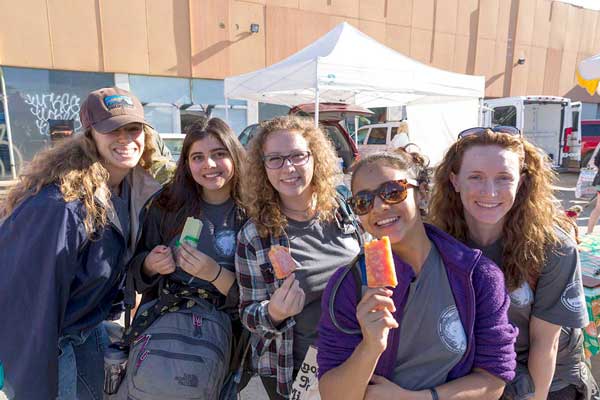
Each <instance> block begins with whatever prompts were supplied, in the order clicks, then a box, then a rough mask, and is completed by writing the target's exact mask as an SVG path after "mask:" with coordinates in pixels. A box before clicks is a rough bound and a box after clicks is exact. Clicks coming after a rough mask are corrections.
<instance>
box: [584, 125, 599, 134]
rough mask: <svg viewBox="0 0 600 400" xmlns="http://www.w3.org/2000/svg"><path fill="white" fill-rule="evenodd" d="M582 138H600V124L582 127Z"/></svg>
mask: <svg viewBox="0 0 600 400" xmlns="http://www.w3.org/2000/svg"><path fill="white" fill-rule="evenodd" d="M581 136H582V137H586V136H600V123H598V124H589V125H588V124H586V125H581Z"/></svg>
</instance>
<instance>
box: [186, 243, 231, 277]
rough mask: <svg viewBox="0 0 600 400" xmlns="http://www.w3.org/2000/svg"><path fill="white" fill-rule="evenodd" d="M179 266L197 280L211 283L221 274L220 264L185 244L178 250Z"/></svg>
mask: <svg viewBox="0 0 600 400" xmlns="http://www.w3.org/2000/svg"><path fill="white" fill-rule="evenodd" d="M177 265H179V266H180V267H181V269H183V270H184V271H185V272H187V273H188V274H190V275H192V276H195V277H196V278H200V279H204V280H205V281H210V280H211V279H213V278H214V277H215V276H217V273H218V272H219V269H220V268H221V267H220V266H219V264H217V262H216V261H215V260H214V259H213V258H212V257H210V256H207V255H206V254H204V253H203V252H201V251H200V250H198V249H196V248H195V247H193V246H191V245H190V244H189V243H187V242H185V241H184V242H183V243H182V244H181V246H179V248H178V249H177Z"/></svg>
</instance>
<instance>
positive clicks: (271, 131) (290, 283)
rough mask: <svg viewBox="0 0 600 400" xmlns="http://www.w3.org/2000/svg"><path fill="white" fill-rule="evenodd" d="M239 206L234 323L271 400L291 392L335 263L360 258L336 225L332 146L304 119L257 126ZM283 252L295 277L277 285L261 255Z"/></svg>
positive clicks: (342, 222) (349, 229)
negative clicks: (245, 333)
mask: <svg viewBox="0 0 600 400" xmlns="http://www.w3.org/2000/svg"><path fill="white" fill-rule="evenodd" d="M248 164H249V165H248V168H247V174H246V176H245V180H244V184H245V190H244V195H245V196H246V199H245V201H244V204H245V205H246V210H247V213H248V216H249V217H250V220H249V221H248V222H247V223H246V225H245V226H244V227H243V228H242V230H241V231H240V233H239V236H238V250H237V254H236V259H235V264H236V273H237V279H238V282H239V286H240V316H241V319H242V323H243V324H244V325H245V326H246V327H247V328H248V329H249V330H250V331H251V332H252V338H251V346H252V369H253V370H254V371H256V372H258V374H259V375H260V376H261V379H262V381H263V384H264V386H265V389H266V390H267V393H268V394H269V398H271V399H284V398H288V396H289V395H290V390H291V384H292V381H293V379H294V376H295V375H296V372H297V371H298V369H299V367H300V365H301V364H302V362H303V360H304V358H305V355H306V353H307V351H308V348H309V346H310V345H311V344H313V342H314V340H315V338H316V334H317V332H316V331H317V323H318V321H319V318H320V315H321V304H320V299H321V295H322V293H323V290H324V289H325V285H326V284H327V281H328V280H329V278H330V277H331V275H332V274H333V272H334V271H335V268H336V266H337V265H338V264H339V263H340V261H341V262H344V263H349V262H350V261H351V260H352V259H353V258H354V257H355V256H356V255H357V254H358V251H359V245H358V242H357V237H356V235H357V231H356V230H355V229H353V228H354V227H353V226H352V224H351V223H349V222H348V221H347V219H345V218H343V217H342V214H341V213H340V210H339V208H340V202H339V201H338V200H337V194H336V187H335V182H336V180H337V179H338V175H339V173H340V171H339V167H338V163H337V158H336V154H335V150H334V148H333V145H332V144H331V142H330V141H329V140H328V138H327V137H326V136H325V134H324V133H323V131H321V129H318V128H315V127H314V122H313V121H312V120H309V119H300V118H295V117H281V118H275V119H273V120H270V121H266V122H264V123H262V124H261V128H260V131H259V132H258V134H257V136H256V137H255V138H254V139H252V142H251V143H250V149H249V152H248ZM275 245H279V246H282V247H284V248H286V249H288V250H289V252H290V254H291V256H292V258H293V259H294V262H295V264H296V270H295V272H294V273H292V274H291V275H289V276H288V277H287V278H285V279H276V277H275V274H274V269H273V266H272V264H271V261H270V260H269V258H268V252H269V250H270V248H271V247H272V246H275Z"/></svg>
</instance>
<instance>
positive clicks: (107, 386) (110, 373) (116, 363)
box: [104, 343, 128, 394]
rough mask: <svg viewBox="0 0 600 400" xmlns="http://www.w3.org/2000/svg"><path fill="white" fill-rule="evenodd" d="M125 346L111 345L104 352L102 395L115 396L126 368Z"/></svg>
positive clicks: (120, 344) (119, 344)
mask: <svg viewBox="0 0 600 400" xmlns="http://www.w3.org/2000/svg"><path fill="white" fill-rule="evenodd" d="M127 356H128V355H127V346H125V345H123V344H122V343H113V344H111V345H109V346H108V347H107V348H106V350H105V351H104V393H106V394H115V393H117V391H118V390H119V385H120V384H121V381H122V380H123V376H125V369H126V368H127Z"/></svg>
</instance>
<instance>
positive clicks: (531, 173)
mask: <svg viewBox="0 0 600 400" xmlns="http://www.w3.org/2000/svg"><path fill="white" fill-rule="evenodd" d="M474 146H499V147H501V148H503V149H507V150H510V151H512V152H515V153H517V154H518V155H519V163H520V171H521V180H520V186H519V189H518V190H517V194H516V198H515V202H514V204H513V206H512V208H511V209H510V210H509V211H508V213H507V214H506V217H505V222H504V226H503V228H502V237H503V251H502V256H503V257H502V263H503V265H502V269H503V271H504V275H505V279H506V285H507V288H508V289H509V290H514V289H516V288H518V287H520V286H521V285H522V284H523V283H524V282H528V283H529V284H530V285H531V286H532V287H535V284H536V282H537V279H538V277H539V275H540V272H541V270H542V267H543V265H544V262H545V252H546V250H547V246H548V245H549V244H558V242H559V238H558V236H557V233H556V231H555V229H556V227H557V226H558V227H561V228H563V229H564V230H565V231H567V232H568V231H570V229H569V227H570V225H569V222H568V221H567V218H566V216H565V215H564V213H563V212H560V210H559V209H558V207H557V199H556V197H554V194H553V190H552V184H553V182H554V181H555V180H556V175H555V173H554V172H553V171H552V169H551V168H550V167H549V160H548V159H547V158H546V157H545V156H544V155H543V154H542V153H541V150H539V149H538V148H536V147H535V146H534V145H532V144H531V143H529V142H528V141H527V140H524V139H522V138H520V137H517V136H514V135H509V134H506V133H499V132H493V131H491V130H487V131H486V132H485V133H484V134H481V135H469V136H466V137H464V138H462V139H460V140H458V141H457V142H456V143H454V144H453V145H452V146H450V149H449V150H448V151H447V152H446V154H445V156H444V158H443V160H442V162H441V163H440V165H439V166H438V167H437V169H436V171H435V175H434V190H433V196H432V200H431V208H430V215H429V216H430V221H431V222H432V223H433V224H435V225H437V226H438V227H439V228H441V229H443V230H444V231H446V232H448V233H449V234H451V235H452V236H454V237H456V238H457V239H459V240H461V241H463V242H465V241H466V240H467V238H468V227H467V223H466V220H465V214H464V209H463V204H462V201H461V198H460V194H459V193H457V192H456V191H455V190H454V186H453V185H452V182H451V181H450V174H451V173H453V174H458V173H459V171H460V167H461V165H462V160H463V156H464V153H465V151H466V150H467V149H469V148H471V147H474Z"/></svg>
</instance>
